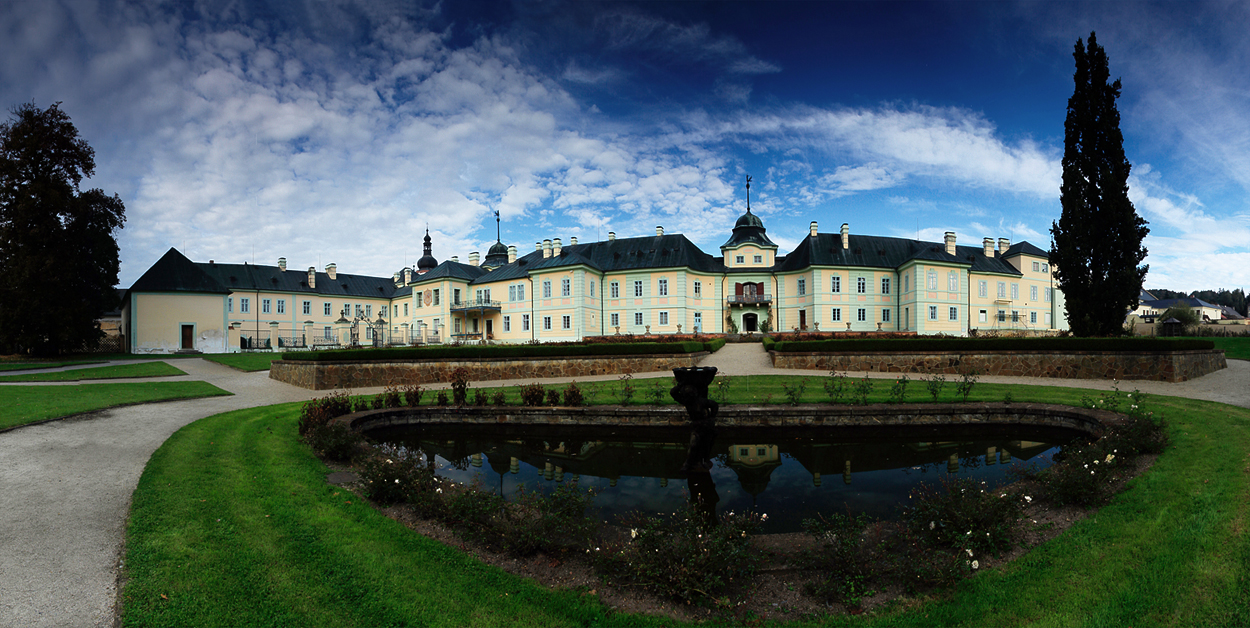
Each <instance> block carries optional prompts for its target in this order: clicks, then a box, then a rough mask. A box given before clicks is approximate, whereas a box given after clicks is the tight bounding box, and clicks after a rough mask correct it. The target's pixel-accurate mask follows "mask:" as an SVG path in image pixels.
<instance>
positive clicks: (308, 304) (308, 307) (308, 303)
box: [304, 301, 312, 314]
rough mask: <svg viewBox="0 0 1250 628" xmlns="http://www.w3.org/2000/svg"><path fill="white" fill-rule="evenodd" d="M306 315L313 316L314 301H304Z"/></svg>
mask: <svg viewBox="0 0 1250 628" xmlns="http://www.w3.org/2000/svg"><path fill="white" fill-rule="evenodd" d="M304 313H305V314H312V301H304Z"/></svg>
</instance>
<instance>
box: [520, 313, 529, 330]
mask: <svg viewBox="0 0 1250 628" xmlns="http://www.w3.org/2000/svg"><path fill="white" fill-rule="evenodd" d="M529 330H530V315H529V314H522V315H521V331H529Z"/></svg>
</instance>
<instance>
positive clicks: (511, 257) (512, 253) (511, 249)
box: [508, 245, 516, 264]
mask: <svg viewBox="0 0 1250 628" xmlns="http://www.w3.org/2000/svg"><path fill="white" fill-rule="evenodd" d="M515 261H516V247H515V246H512V245H508V263H509V264H511V263H512V262H515Z"/></svg>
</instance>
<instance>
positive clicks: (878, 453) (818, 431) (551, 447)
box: [370, 426, 1080, 532]
mask: <svg viewBox="0 0 1250 628" xmlns="http://www.w3.org/2000/svg"><path fill="white" fill-rule="evenodd" d="M370 436H371V437H373V438H375V439H378V440H385V441H390V442H393V443H396V444H403V445H405V446H407V447H409V448H414V449H419V450H421V451H422V452H423V453H425V454H427V455H434V456H436V458H437V460H438V463H439V467H440V469H439V474H440V475H442V476H443V477H446V478H450V479H452V480H454V481H457V482H471V481H473V480H474V479H475V478H477V479H478V480H480V482H481V483H482V484H483V485H484V486H485V487H487V488H493V489H494V490H496V491H502V492H503V494H504V495H505V496H509V495H512V494H514V493H515V491H516V489H517V487H518V486H521V485H524V486H525V487H526V488H527V489H538V490H544V489H548V490H549V489H550V488H552V487H554V486H556V484H557V483H559V482H565V483H568V482H577V485H578V486H579V487H581V488H583V489H586V488H593V489H594V490H595V492H596V493H598V495H597V497H596V498H595V504H596V507H597V508H598V509H599V513H600V515H601V516H602V517H603V518H604V519H605V520H612V519H613V518H614V517H615V516H616V515H619V514H622V513H625V512H628V511H631V510H642V511H652V512H673V511H675V510H679V509H682V508H685V507H686V504H687V503H688V502H689V500H690V496H691V495H699V496H701V497H702V498H703V500H704V502H705V503H714V504H715V507H716V510H717V512H718V513H721V514H723V513H726V512H729V511H736V512H742V511H744V510H754V511H756V512H759V513H765V514H767V515H768V521H767V522H766V524H765V527H764V529H763V530H762V531H763V532H796V531H799V530H800V529H801V528H800V522H801V521H802V520H803V519H805V518H810V517H813V516H815V515H816V514H819V513H829V512H842V513H846V512H850V513H856V514H857V513H861V512H863V513H867V514H869V515H871V516H874V517H879V518H887V519H888V518H894V517H897V516H898V514H899V512H900V508H901V506H903V505H905V503H906V502H907V497H908V494H909V493H910V492H911V491H912V489H914V488H915V487H916V486H917V485H918V484H920V483H930V484H937V483H939V482H940V480H941V478H944V477H955V476H958V477H966V478H970V479H973V480H976V481H978V482H981V481H984V482H986V483H987V486H988V487H990V488H996V487H998V486H1001V485H1004V484H1009V483H1011V482H1012V481H1014V478H1013V477H1012V475H1011V473H1010V471H1011V470H1012V469H1016V468H1020V467H1023V466H1028V465H1033V466H1037V467H1039V468H1042V467H1045V466H1048V465H1049V464H1050V457H1051V454H1053V453H1054V451H1055V448H1056V447H1058V446H1060V445H1063V444H1066V443H1068V442H1069V441H1071V440H1073V439H1074V438H1077V437H1079V436H1080V434H1078V433H1076V432H1072V431H1068V430H1060V429H1052V428H1030V427H1008V426H976V427H973V428H966V427H965V428H933V427H922V428H907V429H906V430H904V429H891V430H881V429H863V428H836V429H833V428H786V429H778V428H750V429H745V428H739V429H728V428H722V429H719V430H717V433H716V434H715V437H714V438H713V439H712V440H711V449H710V454H709V457H710V458H711V461H712V465H711V469H710V470H709V471H708V472H707V473H697V472H695V473H686V472H683V471H682V468H683V464H684V463H686V461H687V455H688V450H689V447H690V444H691V430H689V429H685V428H637V427H632V428H549V427H541V428H538V427H516V426H511V427H501V426H472V427H465V426H455V427H449V426H438V427H422V428H410V429H402V430H400V429H390V430H376V431H374V432H371V433H370Z"/></svg>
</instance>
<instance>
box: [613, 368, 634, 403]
mask: <svg viewBox="0 0 1250 628" xmlns="http://www.w3.org/2000/svg"><path fill="white" fill-rule="evenodd" d="M616 381H617V384H618V385H617V389H616V392H617V397H619V398H620V400H621V405H623V406H626V405H629V400H630V399H633V398H634V376H633V375H630V374H629V373H626V374H624V375H622V376H620V377H619V378H617V380H616Z"/></svg>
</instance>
